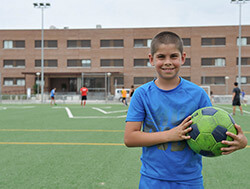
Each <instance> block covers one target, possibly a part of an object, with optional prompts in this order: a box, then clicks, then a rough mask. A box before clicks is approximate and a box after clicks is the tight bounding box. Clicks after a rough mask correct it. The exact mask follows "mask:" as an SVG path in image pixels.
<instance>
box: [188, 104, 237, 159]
mask: <svg viewBox="0 0 250 189" xmlns="http://www.w3.org/2000/svg"><path fill="white" fill-rule="evenodd" d="M191 120H192V121H193V123H192V125H191V127H192V130H191V131H190V132H189V133H187V135H189V136H191V138H190V139H189V140H187V143H188V145H189V147H190V148H191V149H192V150H193V151H195V152H196V153H199V154H201V155H203V156H207V157H214V156H219V155H221V152H222V151H221V150H220V149H221V147H226V146H227V145H225V144H222V143H221V141H222V140H228V141H232V140H233V139H232V138H231V137H229V136H227V135H226V132H227V131H229V132H231V133H234V134H237V131H236V129H235V127H234V124H235V122H234V120H233V118H232V117H231V116H230V114H228V113H227V112H226V111H224V110H222V109H220V108H217V107H205V108H201V109H198V110H196V111H195V112H194V113H193V114H192V118H191Z"/></svg>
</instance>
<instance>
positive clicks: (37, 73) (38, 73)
mask: <svg viewBox="0 0 250 189" xmlns="http://www.w3.org/2000/svg"><path fill="white" fill-rule="evenodd" d="M36 75H37V78H38V79H37V94H38V95H39V87H40V86H39V76H40V72H36Z"/></svg>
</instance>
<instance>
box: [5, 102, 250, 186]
mask: <svg viewBox="0 0 250 189" xmlns="http://www.w3.org/2000/svg"><path fill="white" fill-rule="evenodd" d="M218 107H221V108H223V109H225V110H227V111H228V112H230V113H231V111H232V110H231V109H232V107H231V106H230V105H220V106H218ZM243 108H244V110H245V111H246V112H245V114H244V115H243V116H240V114H239V113H238V112H237V114H236V116H234V119H235V121H236V122H237V123H238V124H239V125H241V126H242V128H243V130H244V132H245V135H246V136H247V137H248V140H249V141H250V137H249V136H250V129H249V128H250V125H249V123H250V107H249V106H248V107H243ZM126 110H127V107H125V106H123V105H121V104H115V105H114V104H112V105H111V104H87V106H86V107H85V108H82V107H80V105H58V106H50V105H4V104H1V105H0V151H1V159H0V167H1V168H0V188H1V189H12V188H13V189H22V188H23V189H27V188H32V189H33V188H46V189H56V188H58V189H69V188H77V189H78V188H84V189H98V188H105V189H117V188H121V189H134V188H138V184H139V178H140V174H139V171H140V166H141V163H140V155H141V148H127V147H125V146H124V144H123V135H124V126H125V117H126ZM249 156H250V149H249V146H248V147H247V148H246V149H244V150H240V151H237V152H235V153H233V154H231V155H227V156H220V157H216V158H203V176H204V186H205V188H206V189H210V188H211V189H214V188H216V189H220V188H221V189H224V188H227V189H230V188H232V189H235V188H242V189H245V188H248V187H249V186H250V181H249V179H248V178H249V173H250V169H249V168H250V160H249Z"/></svg>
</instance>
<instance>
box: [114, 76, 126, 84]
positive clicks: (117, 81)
mask: <svg viewBox="0 0 250 189" xmlns="http://www.w3.org/2000/svg"><path fill="white" fill-rule="evenodd" d="M114 84H115V85H124V78H123V77H114Z"/></svg>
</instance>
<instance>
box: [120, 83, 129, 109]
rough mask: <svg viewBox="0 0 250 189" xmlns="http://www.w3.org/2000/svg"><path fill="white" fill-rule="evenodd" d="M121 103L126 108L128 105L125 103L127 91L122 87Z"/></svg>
mask: <svg viewBox="0 0 250 189" xmlns="http://www.w3.org/2000/svg"><path fill="white" fill-rule="evenodd" d="M121 93H122V103H123V104H124V105H125V106H127V105H128V103H127V91H126V90H125V89H124V87H122V91H121Z"/></svg>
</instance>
